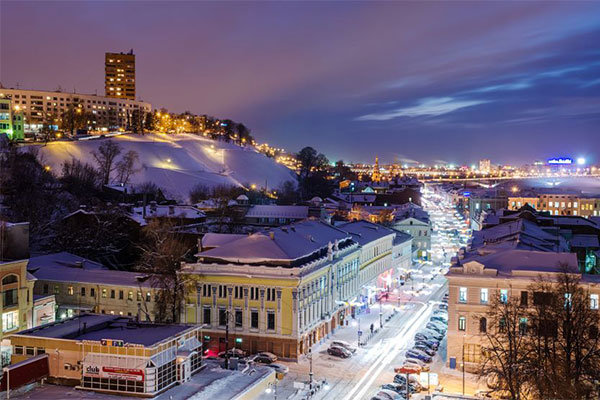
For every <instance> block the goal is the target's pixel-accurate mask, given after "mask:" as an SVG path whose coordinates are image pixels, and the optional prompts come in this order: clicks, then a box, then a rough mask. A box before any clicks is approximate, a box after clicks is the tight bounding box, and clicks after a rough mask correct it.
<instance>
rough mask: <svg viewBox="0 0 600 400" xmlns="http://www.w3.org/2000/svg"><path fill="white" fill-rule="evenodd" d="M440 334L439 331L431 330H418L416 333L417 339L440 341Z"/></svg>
mask: <svg viewBox="0 0 600 400" xmlns="http://www.w3.org/2000/svg"><path fill="white" fill-rule="evenodd" d="M438 336H439V333H437V332H431V331H422V332H417V333H415V341H418V340H436V341H438V342H439V341H440V340H441V339H438Z"/></svg>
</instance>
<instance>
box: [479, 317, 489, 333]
mask: <svg viewBox="0 0 600 400" xmlns="http://www.w3.org/2000/svg"><path fill="white" fill-rule="evenodd" d="M479 332H481V333H486V332H487V319H486V318H485V317H481V318H480V319H479Z"/></svg>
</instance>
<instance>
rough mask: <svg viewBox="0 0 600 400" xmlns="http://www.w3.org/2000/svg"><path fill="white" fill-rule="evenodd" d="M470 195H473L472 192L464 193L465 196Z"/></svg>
mask: <svg viewBox="0 0 600 400" xmlns="http://www.w3.org/2000/svg"><path fill="white" fill-rule="evenodd" d="M470 195H471V192H464V193H463V196H465V197H469V196H470Z"/></svg>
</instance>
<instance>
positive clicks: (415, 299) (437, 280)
mask: <svg viewBox="0 0 600 400" xmlns="http://www.w3.org/2000/svg"><path fill="white" fill-rule="evenodd" d="M422 202H423V206H424V208H425V210H426V211H428V212H429V213H430V216H431V221H432V227H433V233H432V249H431V260H430V261H427V262H421V261H419V262H415V263H414V267H413V269H412V270H411V271H410V279H407V281H406V283H405V284H404V285H403V286H401V289H400V290H399V291H396V292H395V293H391V294H390V296H389V298H388V299H386V300H384V301H383V302H382V304H381V305H380V304H375V305H372V306H371V308H370V309H369V310H368V312H364V313H362V314H360V315H359V316H358V317H357V318H356V319H355V320H353V321H351V323H350V324H349V325H348V326H344V327H339V328H338V329H337V330H336V331H335V332H334V333H333V334H332V335H330V338H329V339H327V340H325V341H323V342H322V343H320V344H318V345H316V346H315V347H314V348H313V353H312V357H313V360H312V372H313V382H314V384H321V383H322V382H323V381H326V385H323V387H322V388H321V389H320V390H318V391H317V393H316V395H315V396H313V399H348V400H350V399H370V398H371V397H372V396H373V395H374V394H375V393H377V391H378V389H379V388H380V387H381V385H383V384H386V383H391V382H392V381H393V378H394V375H395V374H394V367H396V366H401V365H402V363H403V360H404V353H405V352H406V350H408V349H409V348H411V347H412V345H413V338H414V335H415V333H417V332H418V331H419V330H421V329H422V328H423V327H424V326H425V325H426V324H427V322H428V321H429V317H430V316H431V313H432V312H433V310H434V307H435V305H436V304H437V303H438V302H439V301H440V300H441V299H442V298H443V295H444V293H445V292H446V290H447V288H446V280H445V278H444V276H443V274H444V273H445V271H446V268H447V267H448V266H449V265H450V261H451V258H452V256H453V255H454V254H455V253H456V252H457V251H458V249H459V248H460V247H461V246H464V245H465V244H466V242H467V240H468V231H467V229H466V224H465V222H464V220H463V219H462V218H461V217H460V216H459V215H458V214H456V213H455V210H454V208H453V207H452V206H451V205H450V204H449V203H447V202H446V201H444V199H443V198H442V197H441V196H439V195H438V194H436V193H434V192H433V191H430V190H428V189H427V188H426V189H425V190H424V194H423V199H422ZM380 309H381V312H382V320H383V321H384V326H383V328H382V329H380V330H379V331H378V332H376V333H375V334H374V335H373V336H372V338H371V339H370V340H369V341H368V343H367V344H366V345H365V346H363V347H361V348H359V349H358V350H357V351H356V353H355V354H354V355H353V356H352V357H351V358H348V359H340V358H337V357H333V356H330V355H328V354H327V348H328V346H329V344H330V342H331V341H332V340H344V341H346V342H348V343H350V344H352V345H353V346H356V344H357V340H358V331H359V323H360V330H362V331H363V333H364V335H368V334H369V332H370V329H369V328H370V326H371V324H373V326H374V327H375V328H378V327H379V321H380V316H379V313H380ZM391 315H394V316H393V317H391V318H390V319H389V321H387V322H386V319H387V318H388V317H389V316H391ZM359 320H360V322H359ZM363 341H364V337H363ZM444 348H445V340H444V341H443V342H442V345H441V347H440V350H441V351H440V353H442V355H443V354H444V353H445V351H443V349H444ZM282 363H283V364H285V365H286V366H288V367H289V373H288V374H287V375H286V376H285V378H284V379H283V380H282V381H280V382H279V384H278V387H277V393H276V395H277V398H278V399H304V398H307V394H306V391H303V390H301V389H300V390H299V389H296V388H294V382H298V383H301V382H308V381H309V376H310V364H311V363H310V360H309V359H308V357H302V358H301V359H300V360H299V362H297V363H295V362H282ZM444 365H445V360H443V359H440V355H436V357H435V358H434V362H433V365H432V366H434V368H433V369H432V372H434V373H435V372H437V371H436V370H434V369H442V368H445V367H444ZM440 384H441V385H442V386H443V385H444V380H443V378H442V377H440ZM430 389H431V390H434V389H435V386H432V387H431V388H430ZM274 395H275V393H274V392H272V393H270V394H264V395H263V396H262V397H261V398H262V399H265V400H266V399H273V398H274Z"/></svg>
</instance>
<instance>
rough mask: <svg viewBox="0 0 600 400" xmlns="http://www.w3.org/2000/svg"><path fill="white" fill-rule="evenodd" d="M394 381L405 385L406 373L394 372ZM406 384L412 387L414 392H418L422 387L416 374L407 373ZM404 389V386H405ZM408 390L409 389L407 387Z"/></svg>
mask: <svg viewBox="0 0 600 400" xmlns="http://www.w3.org/2000/svg"><path fill="white" fill-rule="evenodd" d="M394 383H398V384H400V385H406V374H396V375H395V376H394ZM408 385H409V386H412V387H413V388H414V391H415V392H420V391H421V390H422V389H423V387H422V386H421V384H420V383H419V378H417V376H416V375H412V374H411V375H408ZM405 390H406V386H405ZM409 390H410V389H409Z"/></svg>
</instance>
